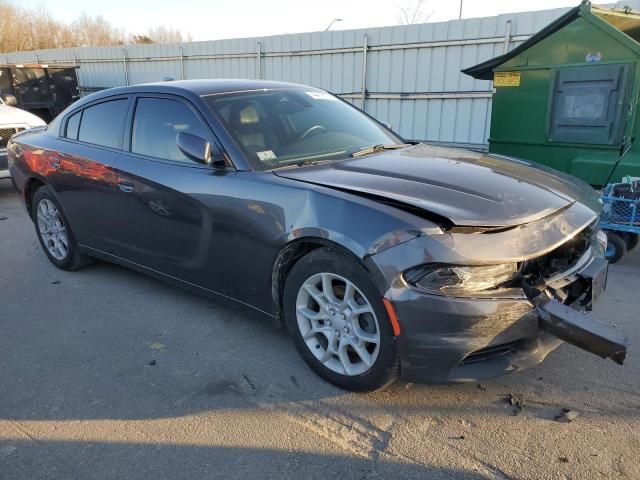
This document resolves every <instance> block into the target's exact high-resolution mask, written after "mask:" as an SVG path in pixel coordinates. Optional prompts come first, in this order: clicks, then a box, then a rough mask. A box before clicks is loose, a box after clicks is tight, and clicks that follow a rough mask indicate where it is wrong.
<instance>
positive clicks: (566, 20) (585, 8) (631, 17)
mask: <svg viewBox="0 0 640 480" xmlns="http://www.w3.org/2000/svg"><path fill="white" fill-rule="evenodd" d="M581 16H591V18H594V17H596V18H598V19H599V20H601V21H604V22H605V23H606V24H609V25H610V26H611V27H613V28H614V29H615V30H617V31H618V32H619V33H622V34H623V35H618V39H619V40H621V41H623V42H625V43H626V44H627V46H630V47H631V48H632V49H634V50H636V51H638V52H640V45H639V42H640V14H638V13H637V12H632V10H631V9H630V8H629V7H624V8H622V9H620V8H603V7H595V6H592V5H591V3H590V2H588V1H583V2H582V3H581V4H580V5H578V6H577V7H575V8H572V9H571V10H569V11H568V12H567V13H565V14H564V15H562V16H561V17H559V18H557V19H556V20H554V21H553V22H551V23H550V24H549V25H547V26H546V27H544V28H543V29H542V30H540V31H539V32H538V33H536V34H535V35H533V36H531V37H530V38H529V39H528V40H526V41H524V42H523V43H521V44H520V45H518V46H517V47H515V48H514V49H513V50H511V51H509V52H507V53H505V54H503V55H500V56H498V57H495V58H492V59H490V60H487V61H486V62H482V63H479V64H478V65H474V66H473V67H469V68H466V69H464V70H462V73H466V74H467V75H470V76H472V77H473V78H477V79H478V80H492V79H493V71H494V69H496V68H497V67H499V66H500V65H502V64H503V63H505V62H506V61H507V60H510V59H512V58H513V57H516V56H518V55H520V54H521V53H522V52H524V51H525V50H527V49H529V48H531V47H532V46H533V45H535V44H536V43H538V42H540V41H542V40H544V39H545V38H547V37H548V36H550V35H551V34H553V33H555V32H557V31H558V30H560V29H562V28H564V27H565V26H567V25H568V24H570V23H571V22H573V21H574V20H575V19H577V18H578V17H581ZM625 39H626V40H625Z"/></svg>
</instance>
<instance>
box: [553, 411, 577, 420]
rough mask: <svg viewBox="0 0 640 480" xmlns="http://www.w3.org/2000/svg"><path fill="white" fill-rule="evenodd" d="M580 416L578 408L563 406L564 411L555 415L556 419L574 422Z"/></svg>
mask: <svg viewBox="0 0 640 480" xmlns="http://www.w3.org/2000/svg"><path fill="white" fill-rule="evenodd" d="M579 416H580V412H577V411H576V410H571V409H570V408H563V409H562V413H561V414H560V415H556V416H555V421H556V422H563V423H569V422H573V421H574V420H575V419H576V418H578V417H579Z"/></svg>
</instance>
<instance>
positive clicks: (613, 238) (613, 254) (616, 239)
mask: <svg viewBox="0 0 640 480" xmlns="http://www.w3.org/2000/svg"><path fill="white" fill-rule="evenodd" d="M626 251H627V244H626V243H625V241H624V239H623V238H622V237H621V236H620V235H618V234H617V233H613V232H607V250H606V251H605V257H606V258H607V260H609V263H616V262H617V261H618V260H620V259H621V258H622V257H623V255H624V254H625V252H626Z"/></svg>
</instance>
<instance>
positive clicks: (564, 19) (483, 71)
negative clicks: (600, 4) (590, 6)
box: [462, 3, 584, 80]
mask: <svg viewBox="0 0 640 480" xmlns="http://www.w3.org/2000/svg"><path fill="white" fill-rule="evenodd" d="M582 5H584V3H583V4H581V5H579V6H577V7H574V8H572V9H571V10H569V11H568V12H567V13H565V14H564V15H562V16H561V17H559V18H557V19H556V20H554V21H553V22H551V23H550V24H549V25H547V26H546V27H544V28H543V29H542V30H540V31H539V32H538V33H536V34H535V35H532V36H531V37H529V39H528V40H526V41H524V42H523V43H521V44H520V45H518V46H517V47H516V48H514V49H513V50H511V51H509V52H507V53H505V54H503V55H500V56H498V57H495V58H492V59H490V60H487V61H486V62H482V63H479V64H478V65H474V66H473V67H469V68H466V69H464V70H462V73H466V74H467V75H470V76H471V77H473V78H476V79H478V80H493V70H494V69H495V68H496V67H499V66H500V65H502V64H503V63H504V62H506V61H507V60H510V59H511V58H513V57H516V56H518V55H520V54H521V53H522V52H524V51H525V50H527V49H528V48H530V47H532V46H533V45H535V44H536V43H538V42H540V41H541V40H544V39H545V38H547V37H548V36H549V35H551V34H552V33H555V32H557V31H558V30H560V29H561V28H563V27H565V26H566V25H568V24H570V23H571V22H573V21H574V20H575V19H576V18H578V17H579V16H580V8H581V7H582Z"/></svg>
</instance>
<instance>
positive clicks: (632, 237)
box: [624, 233, 638, 252]
mask: <svg viewBox="0 0 640 480" xmlns="http://www.w3.org/2000/svg"><path fill="white" fill-rule="evenodd" d="M624 243H626V244H627V252H630V251H631V250H633V249H634V248H636V246H637V245H638V234H637V233H625V234H624Z"/></svg>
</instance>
